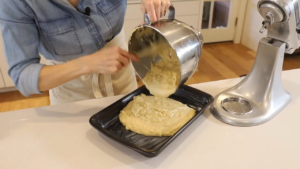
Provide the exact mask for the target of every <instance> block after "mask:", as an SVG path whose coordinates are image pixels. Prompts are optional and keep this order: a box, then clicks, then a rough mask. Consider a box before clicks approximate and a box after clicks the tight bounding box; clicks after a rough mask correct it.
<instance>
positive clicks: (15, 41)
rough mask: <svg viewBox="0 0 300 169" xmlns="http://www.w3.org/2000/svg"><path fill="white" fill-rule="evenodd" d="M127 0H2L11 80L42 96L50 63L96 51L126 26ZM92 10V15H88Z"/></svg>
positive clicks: (23, 89)
mask: <svg viewBox="0 0 300 169" xmlns="http://www.w3.org/2000/svg"><path fill="white" fill-rule="evenodd" d="M126 6H127V0H79V4H78V9H76V8H74V7H73V6H72V5H71V4H70V3H69V2H68V0H0V25H1V31H2V36H3V42H4V50H5V55H6V59H7V62H8V65H9V71H8V74H9V76H10V77H11V78H12V79H13V81H14V83H15V85H16V87H17V89H18V90H19V91H20V92H21V93H22V94H23V95H24V96H30V95H32V94H39V93H41V92H40V91H39V87H38V82H39V73H40V70H41V68H42V67H43V66H44V65H42V64H40V55H39V54H42V55H43V56H44V57H45V58H46V59H47V60H56V61H68V60H73V59H76V58H78V57H81V56H85V55H88V54H91V53H94V52H96V51H97V50H99V49H101V48H102V47H104V46H105V44H106V43H108V42H109V41H110V40H111V39H112V38H114V36H116V35H117V34H118V33H119V32H120V31H121V29H122V27H123V22H124V16H125V11H126ZM87 7H89V8H90V9H91V10H90V15H89V16H88V15H87V14H86V13H85V9H86V8H87Z"/></svg>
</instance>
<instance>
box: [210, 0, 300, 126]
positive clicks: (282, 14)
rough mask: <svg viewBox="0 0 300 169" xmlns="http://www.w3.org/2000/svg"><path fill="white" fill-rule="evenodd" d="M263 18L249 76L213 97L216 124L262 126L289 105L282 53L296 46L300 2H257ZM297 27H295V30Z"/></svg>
mask: <svg viewBox="0 0 300 169" xmlns="http://www.w3.org/2000/svg"><path fill="white" fill-rule="evenodd" d="M257 7H258V11H259V12H260V14H261V15H262V17H263V18H264V21H263V27H262V29H261V30H260V32H261V33H263V32H264V31H266V30H267V31H268V33H267V37H265V38H263V39H261V40H260V42H259V45H258V50H257V56H256V60H255V63H254V66H253V67H252V70H251V71H250V73H249V74H248V75H247V76H246V77H245V78H244V79H243V80H242V81H241V82H240V83H239V84H237V85H236V86H234V87H232V88H230V89H228V90H225V91H223V92H222V93H220V94H218V95H217V96H215V102H214V104H213V105H212V106H211V109H210V110H211V113H212V114H213V115H214V116H215V117H216V118H217V119H219V120H220V121H222V122H224V123H227V124H230V125H234V126H241V127H249V126H255V125H259V124H262V123H265V122H267V121H269V120H271V119H272V118H273V117H274V116H276V115H277V114H278V113H279V112H280V111H281V110H282V109H284V107H285V106H286V105H287V104H288V103H289V102H290V100H291V95H290V94H289V93H288V92H287V91H285V90H284V88H283V86H282V82H281V72H282V66H283V59H284V54H285V53H289V54H291V53H293V52H294V51H295V50H296V49H297V48H298V47H299V46H300V36H299V34H298V33H300V22H299V18H300V16H299V14H300V13H299V11H300V10H299V7H300V0H260V1H259V2H258V6H257ZM298 26H299V27H298Z"/></svg>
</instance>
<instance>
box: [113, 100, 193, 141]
mask: <svg viewBox="0 0 300 169" xmlns="http://www.w3.org/2000/svg"><path fill="white" fill-rule="evenodd" d="M194 116H195V110H194V109H192V108H190V107H188V106H187V105H185V104H182V103H180V102H178V101H175V100H172V99H169V98H162V97H155V96H146V95H144V94H142V95H140V96H135V97H134V99H133V101H131V102H130V103H129V104H128V105H127V106H126V107H125V108H124V109H123V110H122V111H121V113H120V115H119V118H120V121H121V123H122V124H123V125H124V126H125V127H126V129H127V130H131V131H133V132H136V133H138V134H142V135H145V136H173V135H174V134H175V133H176V132H177V131H178V130H179V129H180V128H181V127H182V126H184V125H185V124H186V123H187V122H188V121H189V120H190V119H192V118H193V117H194Z"/></svg>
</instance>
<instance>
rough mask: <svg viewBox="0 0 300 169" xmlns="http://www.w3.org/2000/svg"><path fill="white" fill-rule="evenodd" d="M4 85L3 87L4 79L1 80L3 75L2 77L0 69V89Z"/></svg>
mask: <svg viewBox="0 0 300 169" xmlns="http://www.w3.org/2000/svg"><path fill="white" fill-rule="evenodd" d="M4 87H5V84H4V80H3V77H2V72H1V70H0V89H1V88H4Z"/></svg>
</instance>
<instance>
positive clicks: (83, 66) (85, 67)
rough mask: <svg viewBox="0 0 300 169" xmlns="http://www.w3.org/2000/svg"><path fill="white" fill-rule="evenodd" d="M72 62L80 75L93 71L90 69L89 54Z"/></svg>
mask: <svg viewBox="0 0 300 169" xmlns="http://www.w3.org/2000/svg"><path fill="white" fill-rule="evenodd" d="M70 64H71V65H72V67H73V68H74V69H75V72H77V74H78V75H79V76H81V75H85V74H91V73H93V72H92V70H91V69H90V64H89V59H88V58H87V56H84V57H80V58H78V59H75V60H72V61H71V62H70Z"/></svg>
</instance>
